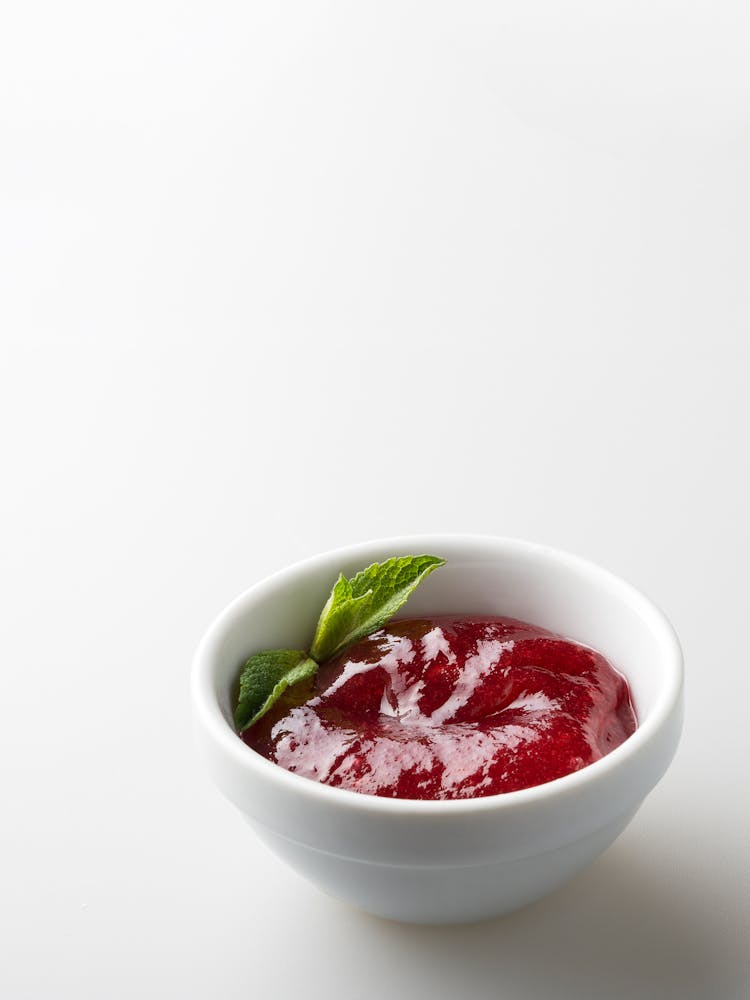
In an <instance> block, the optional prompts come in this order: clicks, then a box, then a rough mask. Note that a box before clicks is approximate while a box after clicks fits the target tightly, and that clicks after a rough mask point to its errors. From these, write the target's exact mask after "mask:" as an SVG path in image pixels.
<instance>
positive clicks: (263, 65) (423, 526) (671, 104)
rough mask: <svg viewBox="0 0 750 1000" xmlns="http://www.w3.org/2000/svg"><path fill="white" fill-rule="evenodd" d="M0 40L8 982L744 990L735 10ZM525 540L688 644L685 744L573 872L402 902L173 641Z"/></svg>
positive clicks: (159, 6) (37, 22)
mask: <svg viewBox="0 0 750 1000" xmlns="http://www.w3.org/2000/svg"><path fill="white" fill-rule="evenodd" d="M2 22H3V24H2V29H1V30H0V143H1V144H2V153H1V155H0V331H1V336H2V359H3V361H2V371H1V373H0V380H1V383H2V384H1V385H0V427H2V434H3V438H4V441H3V449H2V466H1V468H2V473H3V484H2V490H1V491H0V504H1V505H2V522H1V523H2V553H1V555H2V560H1V563H0V565H1V566H2V584H1V588H2V590H1V595H0V596H1V597H2V607H3V613H2V615H1V616H0V630H1V633H2V651H3V665H2V673H1V674H0V677H1V678H2V698H1V699H0V751H1V753H0V771H1V772H2V806H3V809H2V822H1V823H0V865H1V866H2V884H1V886H0V942H2V944H1V946H0V950H1V951H2V953H3V955H2V960H0V995H2V996H3V997H4V998H5V997H7V998H8V1000H25V998H47V997H49V998H55V1000H68V998H71V1000H88V998H92V1000H93V998H96V1000H99V998H102V997H107V998H111V1000H116V998H121V997H128V998H130V997H149V998H150V997H154V998H162V997H172V996H174V997H180V998H181V1000H188V998H204V997H205V998H212V997H217V998H221V1000H231V998H235V997H236V998H239V997H247V996H253V995H269V994H271V995H273V996H276V997H281V998H284V1000H285V998H287V997H289V998H293V997H299V996H305V997H306V998H309V1000H323V998H330V997H349V996H356V997H358V998H363V1000H369V998H376V997H378V998H380V997H383V996H387V997H412V996H416V997H425V998H427V997H429V998H431V1000H432V998H435V1000H438V998H454V997H457V996H466V997H477V998H485V997H498V998H514V1000H515V998H521V1000H524V998H535V1000H536V998H546V997H553V998H556V1000H558V998H563V1000H565V998H576V1000H602V998H604V1000H607V998H646V997H648V998H652V997H653V998H657V997H670V998H671V997H674V998H680V1000H693V998H709V997H710V998H722V1000H724V998H738V1000H739V998H744V997H747V996H748V995H749V994H750V962H749V960H748V953H749V951H750V949H749V948H748V937H749V931H750V822H749V809H748V790H747V789H748V780H747V774H748V752H749V751H750V740H749V739H748V710H749V705H750V682H749V681H748V677H750V667H749V666H748V654H747V646H748V642H747V626H746V622H747V617H748V610H747V609H748V599H749V596H750V595H749V594H748V586H747V564H748V560H750V532H749V529H748V524H749V523H750V516H749V514H748V482H749V471H748V469H749V467H748V447H747V432H748V418H749V417H750V413H749V409H750V407H749V404H748V392H747V384H748V360H749V357H748V354H749V352H748V336H749V335H750V295H749V294H748V271H749V265H750V187H749V186H748V177H750V64H749V63H748V59H747V44H748V43H747V40H748V37H749V36H748V31H749V30H750V20H749V18H748V15H747V14H743V13H742V10H741V7H740V5H739V4H738V5H737V6H732V5H728V4H721V3H720V4H709V3H696V4H689V5H686V4H684V3H679V4H678V3H676V2H675V3H672V4H667V3H660V2H649V3H645V2H644V3H627V4H626V3H624V2H622V3H619V2H617V3H613V4H605V5H602V4H595V3H593V0H592V2H591V3H588V4H587V3H573V4H572V5H558V4H552V3H550V4H539V3H534V2H532V3H525V4H522V3H520V0H519V2H518V3H511V4H502V3H500V4H498V3H496V2H492V3H490V2H486V3H478V2H468V3H461V4H458V3H455V4H454V3H446V2H434V0H433V2H431V3H429V4H428V3H427V2H426V0H425V2H424V3H416V2H413V0H399V2H397V3H396V2H390V0H385V2H383V0H381V2H378V3H370V2H364V0H363V2H362V3H352V4H347V3H338V2H326V3H323V2H319V0H305V2H288V3H287V2H282V3H279V2H274V3H252V2H250V3H245V2H242V3H241V2H236V3H228V2H223V0H218V2H212V3H210V4H209V3H207V2H196V3H187V4H178V3H176V2H167V0H149V2H148V3H146V2H145V0H135V2H132V3H128V4H120V5H117V4H97V3H93V2H88V3H87V2H84V0H71V2H70V3H66V4H59V3H52V2H47V3H45V2H38V3H36V2H30V3H20V2H19V3H15V2H13V0H11V2H10V3H9V4H7V5H5V6H4V7H3V11H2ZM440 530H445V531H450V530H458V531H476V532H484V533H491V534H504V535H515V536H519V537H525V538H531V539H535V540H538V541H542V542H547V543H550V544H553V545H557V546H559V547H562V548H567V549H570V550H572V551H575V552H578V553H580V554H582V555H585V556H587V557H589V558H591V559H594V560H595V561H597V562H600V563H602V564H603V565H605V566H607V567H609V568H610V569H612V570H614V571H615V572H617V573H620V574H621V575H623V576H625V577H626V578H628V579H629V580H631V581H632V582H633V583H635V584H636V585H638V586H640V587H642V588H643V589H644V590H645V591H646V592H647V593H649V594H650V595H651V596H652V597H653V598H654V599H655V600H656V601H657V603H659V604H660V605H661V606H662V607H663V608H664V610H665V611H666V612H667V614H668V615H669V616H670V617H671V619H672V620H673V622H674V624H675V626H676V628H677V630H678V632H679V634H680V636H681V639H682V641H683V644H684V649H685V654H686V660H687V669H688V688H687V722H686V728H685V734H684V739H683V743H682V746H681V748H680V750H679V752H678V755H677V758H676V760H675V762H674V764H673V766H672V768H671V770H670V771H669V773H668V774H667V776H666V777H665V779H664V780H663V782H662V783H661V784H660V785H659V787H658V788H657V789H656V790H655V791H654V793H653V794H652V795H651V797H650V798H649V799H648V800H647V802H646V804H645V805H644V807H643V809H642V810H641V812H640V813H639V814H638V816H637V817H636V819H635V820H634V822H633V823H632V825H631V826H630V827H629V829H628V830H627V832H626V833H625V834H624V835H623V837H622V838H621V839H620V840H619V841H618V842H617V843H616V845H615V846H614V847H612V848H611V849H610V850H609V851H608V852H607V853H606V854H605V855H604V856H603V857H602V858H601V859H600V860H599V861H598V862H597V863H596V864H595V865H594V866H593V867H592V868H590V869H589V870H588V871H587V872H586V873H585V874H583V875H581V876H580V877H579V878H578V879H576V880H575V881H574V882H573V883H571V884H570V885H569V887H567V888H566V889H564V890H563V891H561V892H559V893H558V894H556V895H555V896H553V897H551V898H549V899H547V900H546V901H543V902H541V903H538V904H537V905H535V906H533V907H530V908H528V909H526V910H524V911H522V912H519V913H518V914H516V915H513V916H510V917H507V918H505V919H502V920H496V921H491V922H489V923H486V924H482V925H475V926H470V927H460V928H442V929H429V928H419V927H409V926H399V925H395V924H389V923H386V922H382V921H379V920H376V919H374V918H370V917H368V916H365V915H363V914H360V913H358V912H355V911H352V910H350V909H349V908H347V907H346V906H344V905H342V904H339V903H337V902H336V901H333V900H331V899H328V898H327V897H325V896H322V895H320V894H319V893H318V892H317V891H316V890H315V889H313V888H312V887H310V886H308V885H307V884H306V883H305V882H303V881H301V880H300V879H299V878H298V877H297V876H296V875H294V874H293V873H292V872H290V871H288V870H287V869H285V868H284V867H283V866H282V865H281V863H279V862H277V861H276V860H275V859H274V858H273V857H272V856H271V855H270V854H268V853H267V851H266V850H265V848H263V847H262V846H261V845H260V844H259V843H258V842H257V841H256V840H255V839H254V836H253V834H252V832H251V831H250V830H249V829H248V828H247V827H246V826H245V825H244V823H243V822H242V820H241V819H240V817H239V815H238V814H236V813H235V812H234V811H233V809H232V807H230V806H229V805H228V804H227V803H226V802H225V801H224V800H223V799H221V798H220V796H219V794H218V792H216V791H215V790H214V788H213V787H212V786H211V785H210V783H209V781H208V778H207V776H206V774H205V773H204V772H203V770H202V767H201V765H200V762H199V761H198V759H197V756H196V754H195V752H194V749H193V744H192V739H191V726H190V718H189V703H188V694H187V684H188V671H189V664H190V659H191V655H192V652H193V649H194V647H195V645H196V643H197V640H198V638H199V636H200V635H201V632H202V630H203V629H204V628H205V626H206V625H207V624H208V622H209V621H210V620H211V618H212V617H213V616H214V614H215V613H216V612H217V611H218V610H219V609H220V608H221V607H222V606H223V605H224V604H225V603H226V602H227V601H228V600H229V599H231V598H232V597H234V596H235V595H236V594H237V593H238V592H240V591H241V590H243V589H245V588H246V587H248V586H249V585H250V584H252V583H253V582H255V581H257V580H259V579H260V578H262V577H263V576H264V575H266V574H267V573H269V572H271V571H272V570H275V569H277V568H280V567H282V566H284V565H285V564H287V563H289V562H291V561H295V560H297V559H298V558H302V557H304V556H307V555H311V554H313V553H315V552H317V551H320V550H323V549H327V548H332V547H335V546H338V545H341V544H346V543H348V542H351V541H356V540H361V539H366V538H372V537H379V536H386V535H393V534H402V533H409V532H421V531H440Z"/></svg>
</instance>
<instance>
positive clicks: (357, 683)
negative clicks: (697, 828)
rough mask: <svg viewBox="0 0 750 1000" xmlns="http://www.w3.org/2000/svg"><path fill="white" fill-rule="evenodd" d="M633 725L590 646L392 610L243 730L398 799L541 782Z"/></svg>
mask: <svg viewBox="0 0 750 1000" xmlns="http://www.w3.org/2000/svg"><path fill="white" fill-rule="evenodd" d="M635 728H636V718H635V713H634V711H633V707H632V704H631V700H630V692H629V689H628V685H627V682H626V681H625V678H624V677H623V676H622V675H621V674H619V673H618V672H617V671H616V670H615V669H614V668H613V667H612V666H610V664H609V663H608V662H607V661H606V660H605V659H604V657H603V656H601V655H600V654H599V653H597V652H595V651H594V650H593V649H588V648H587V647H585V646H580V645H578V644H577V643H575V642H571V641H570V640H568V639H563V638H562V637H561V636H559V635H554V634H553V633H551V632H547V631H545V630H544V629H541V628H538V627H537V626H535V625H528V624H526V623H525V622H521V621H516V620H515V619H512V618H467V617H440V618H429V619H427V618H420V619H417V620H412V621H392V622H390V623H389V624H388V625H387V626H386V627H385V628H383V629H380V631H378V632H374V633H373V634H372V635H369V636H367V638H365V639H362V640H361V641H359V642H357V643H355V644H354V645H352V646H350V647H349V648H348V649H347V650H346V651H345V652H343V653H342V654H341V655H339V656H337V657H335V658H334V659H333V660H330V661H329V662H328V663H325V664H324V665H323V666H321V668H320V670H319V671H318V673H317V674H316V675H315V677H314V678H313V680H312V681H311V682H309V683H308V684H307V685H301V686H298V687H295V688H292V689H290V690H289V691H288V692H287V694H286V695H285V696H284V698H282V699H281V700H280V701H279V702H277V704H276V705H275V706H274V707H273V709H271V711H270V712H269V713H268V714H267V715H265V716H264V717H263V718H262V719H260V721H259V722H258V723H256V725H255V726H253V727H252V728H251V729H249V730H247V732H246V733H245V734H244V736H243V739H244V740H245V742H246V743H247V744H248V745H249V746H251V747H253V749H255V750H257V752H258V753H260V754H262V755H263V756H264V757H267V758H268V759H269V760H272V761H274V762H275V763H277V764H279V765H281V767H285V768H286V769H287V770H288V771H293V772H294V773H295V774H301V775H304V776H305V777H306V778H312V779H314V780H315V781H320V782H323V783H324V784H327V785H333V786H335V787H337V788H348V789H351V790H352V791H355V792H366V793H368V794H370V795H382V796H387V797H389V798H401V799H464V798H472V797H476V796H484V795H497V794H499V793H501V792H513V791H516V790H517V789H519V788H529V787H530V786H531V785H541V784H543V783H544V782H546V781H552V779H553V778H559V777H561V776H562V775H564V774H569V773H570V772H571V771H578V770H580V768H582V767H585V766H586V765H587V764H591V763H593V762H594V761H596V760H599V759H600V758H601V757H603V756H604V755H605V754H607V753H609V752H610V750H613V749H614V748H615V747H616V746H619V745H620V743H622V742H623V741H624V740H626V739H627V738H628V736H630V734H631V733H632V732H633V731H634V730H635Z"/></svg>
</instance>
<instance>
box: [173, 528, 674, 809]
mask: <svg viewBox="0 0 750 1000" xmlns="http://www.w3.org/2000/svg"><path fill="white" fill-rule="evenodd" d="M441 544H450V545H455V546H459V545H462V544H464V545H467V544H468V545H483V544H484V545H492V546H496V547H500V548H505V549H506V550H515V551H517V552H520V551H523V552H524V553H527V554H534V555H536V556H537V557H541V558H545V559H550V560H554V561H558V562H564V563H566V564H568V565H569V566H570V567H571V568H573V569H575V570H577V571H579V572H581V573H584V574H587V575H589V576H590V577H592V578H593V579H594V580H595V581H598V582H599V583H600V584H601V585H602V586H605V587H607V588H609V589H610V590H614V591H616V592H617V593H618V594H619V595H620V596H621V598H622V599H623V600H624V601H625V602H626V603H629V604H630V605H631V607H633V609H634V610H635V611H636V612H637V613H638V614H640V616H641V617H642V618H643V619H644V620H645V621H646V623H647V624H648V625H649V626H650V628H651V630H652V632H653V633H654V635H655V637H656V639H657V641H658V643H659V645H660V646H661V648H662V654H663V658H664V662H665V664H666V665H667V669H665V671H664V680H663V683H662V684H661V686H660V689H659V692H658V695H657V697H656V700H655V703H654V705H653V707H652V708H651V710H650V712H649V714H648V717H647V718H646V719H645V720H644V721H643V722H640V721H639V723H638V726H637V728H636V730H635V732H634V733H633V734H632V735H631V736H629V737H628V738H627V739H626V740H625V741H624V742H623V743H621V744H620V745H619V746H618V747H615V749H614V750H612V751H610V753H608V754H607V755H606V756H604V757H602V758H601V759H600V760H598V761H595V762H594V763H592V764H588V765H586V767H583V768H581V769H580V770H578V771H573V772H572V773H570V774H566V775H563V776H562V777H560V778H555V779H553V780H552V781H548V782H545V783H543V784H541V785H532V786H531V787H529V788H522V789H519V790H517V791H513V792H503V793H500V794H497V795H486V796H481V797H474V798H461V799H403V798H386V797H383V796H378V795H372V794H365V793H362V792H355V791H351V790H349V789H345V788H337V787H335V786H332V785H326V784H323V783H321V782H317V781H313V780H311V779H310V778H306V777H303V776H301V775H298V774H294V773H293V772H291V771H287V770H286V769H285V768H283V767H280V766H279V765H278V764H275V763H273V762H272V761H270V760H267V759H266V758H265V757H263V756H261V755H260V754H258V753H256V752H255V751H254V750H253V749H252V748H251V747H249V746H248V745H247V744H246V743H244V742H243V741H242V740H241V739H240V738H239V736H238V735H237V732H236V731H235V730H234V728H233V727H232V726H230V725H229V724H228V722H227V719H226V718H225V716H224V713H223V712H222V710H221V707H220V705H219V702H218V700H217V698H216V697H215V695H214V691H213V675H214V669H215V656H214V655H213V654H214V651H215V647H216V645H217V643H218V642H219V640H220V637H221V635H222V634H223V632H224V631H225V630H226V628H227V627H228V625H229V624H230V623H231V622H233V621H234V619H235V618H236V617H237V616H238V615H239V614H242V613H243V612H244V611H245V610H246V609H247V606H248V605H249V604H251V603H253V602H254V601H255V600H257V599H259V598H262V597H263V596H264V595H265V594H266V593H267V592H268V591H270V590H275V589H277V588H278V587H279V586H284V585H285V584H288V583H291V582H293V580H294V578H295V576H296V575H297V574H298V573H300V572H302V571H308V570H314V569H315V568H317V567H318V566H320V565H321V564H323V563H327V562H329V561H334V560H336V559H339V560H340V561H342V562H343V561H345V560H350V559H356V558H358V556H359V554H361V555H362V559H363V565H365V564H367V565H369V563H365V562H364V560H367V559H369V560H370V562H372V561H375V560H377V559H378V558H381V559H382V558H383V556H382V555H375V554H374V550H382V549H385V550H386V551H388V549H389V548H390V549H392V550H394V551H398V550H399V549H403V548H407V549H408V547H411V551H413V552H422V551H424V552H430V551H439V549H440V545H441ZM248 655H249V654H248ZM683 680H684V665H683V655H682V649H681V647H680V643H679V639H678V638H677V634H676V632H675V630H674V628H673V626H672V624H671V623H670V621H669V620H668V618H667V617H666V615H665V614H664V613H663V612H662V611H661V610H660V608H658V607H657V605H656V604H654V602H653V601H652V600H651V599H650V598H649V597H647V596H646V595H645V594H644V593H643V592H642V591H640V590H639V589H638V588H636V587H634V586H633V585H632V584H630V583H628V582H627V581H626V580H624V579H623V578H622V577H619V576H617V575H616V574H614V573H612V572H610V571H609V570H606V569H604V568H603V567H601V566H599V565H598V564H597V563H594V562H592V561H590V560H588V559H585V558H583V557H581V556H578V555H574V554H573V553H570V552H567V551H565V550H563V549H558V548H555V547H552V546H549V545H543V544H539V543H537V542H531V541H527V540H524V539H520V538H514V537H509V536H498V535H485V534H471V533H468V534H467V533H456V532H443V533H431V534H415V535H398V536H392V537H385V538H377V539H372V540H368V541H365V542H355V543H353V544H350V545H344V546H339V547H337V548H335V549H328V550H326V551H325V552H321V553H318V554H316V555H314V556H309V557H307V558H305V559H301V560H298V561H297V562H295V563H293V564H291V565H289V566H286V567H284V568H283V569H280V570H277V571H276V572H274V573H272V574H270V575H269V576H266V577H263V578H262V579H261V580H259V581H258V582H257V583H255V584H253V585H252V586H251V587H249V588H248V589H247V590H245V591H243V592H242V593H241V594H239V595H238V596H237V597H235V598H234V599H233V600H232V601H230V603H229V604H228V605H226V606H225V607H224V608H223V610H222V611H220V612H219V614H218V615H216V617H215V618H214V619H213V621H212V622H211V623H210V625H209V626H208V628H207V629H206V630H205V632H204V634H203V637H202V639H201V640H200V642H199V645H198V647H197V649H196V652H195V655H194V658H193V665H192V671H191V680H190V688H191V700H192V705H193V713H194V718H195V721H196V722H197V723H198V724H199V725H200V726H201V727H202V729H203V730H204V732H206V733H207V734H208V735H209V736H210V738H211V740H212V742H213V743H214V744H215V745H216V746H218V747H219V748H220V749H221V751H222V752H223V753H224V754H226V755H228V756H229V757H230V758H231V759H232V761H233V762H234V763H235V764H237V765H238V766H240V767H241V768H243V769H246V770H247V771H248V772H250V773H254V774H255V775H256V776H257V778H258V779H260V780H265V781H267V782H274V783H276V784H277V785H278V786H279V790H280V791H282V790H283V791H286V792H287V793H288V794H294V795H296V796H298V797H300V798H302V799H307V800H309V801H310V803H311V804H317V805H320V806H328V807H335V806H338V807H339V808H342V809H350V810H355V811H357V812H359V813H365V814H367V813H370V814H374V815H381V816H383V815H391V816H404V817H417V816H419V817H425V816H435V817H438V816H440V817H444V818H448V817H456V816H460V815H466V814H469V813H486V812H493V811H497V810H499V811H501V812H504V811H505V810H508V809H516V808H518V807H521V806H527V805H530V806H531V805H537V804H542V803H544V802H546V801H548V800H551V799H556V798H558V797H560V796H562V795H565V794H566V793H575V792H576V791H578V790H580V789H581V788H583V787H584V786H586V785H589V784H592V783H598V782H599V781H600V780H606V778H607V775H608V774H610V773H611V772H613V771H615V770H620V769H621V768H622V767H623V766H626V765H627V763H628V762H629V761H630V760H632V759H633V758H634V757H636V756H638V755H639V754H640V752H641V751H642V750H643V749H644V748H645V746H646V745H647V744H648V743H649V742H651V740H652V739H653V738H654V737H655V736H656V734H657V733H658V732H659V730H660V729H661V728H662V727H663V726H664V724H665V723H666V722H667V721H668V720H669V718H670V717H671V715H672V713H673V712H674V710H675V709H676V708H677V706H678V705H679V703H680V698H681V694H682V688H683Z"/></svg>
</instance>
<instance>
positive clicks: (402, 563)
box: [310, 556, 445, 663]
mask: <svg viewBox="0 0 750 1000" xmlns="http://www.w3.org/2000/svg"><path fill="white" fill-rule="evenodd" d="M443 565H445V560H444V559H438V557H437V556H403V557H395V558H393V559H388V560H386V562H383V563H373V564H372V566H368V567H367V569H364V570H362V572H361V573H357V575H356V576H353V577H352V578H351V580H347V579H346V577H345V576H343V575H341V576H339V578H338V580H337V581H336V583H335V584H334V587H333V590H332V591H331V595H330V597H329V598H328V600H327V601H326V605H325V607H324V608H323V611H322V613H321V616H320V620H319V621H318V626H317V628H316V629H315V638H314V639H313V643H312V647H311V648H310V656H311V657H312V658H313V659H314V660H315V661H316V662H318V663H322V662H323V661H324V660H329V659H330V658H331V657H332V656H335V655H336V654H337V653H340V652H341V650H342V649H344V648H345V647H346V646H349V645H350V644H351V643H353V642H356V641H357V639H361V638H362V637H363V636H366V635H369V634H370V632H374V631H375V630H376V629H379V628H380V627H381V625H385V623H386V622H387V621H388V619H389V618H392V617H393V615H395V614H396V612H397V611H398V610H399V608H401V607H402V606H403V605H404V604H405V603H406V601H407V600H408V599H409V596H410V595H411V593H412V591H413V590H414V589H415V588H416V587H418V586H419V584H420V583H421V582H422V580H424V578H425V577H426V576H428V575H429V574H430V573H432V571H433V570H435V569H438V567H440V566H443Z"/></svg>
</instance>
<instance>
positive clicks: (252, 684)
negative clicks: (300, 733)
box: [234, 649, 318, 733]
mask: <svg viewBox="0 0 750 1000" xmlns="http://www.w3.org/2000/svg"><path fill="white" fill-rule="evenodd" d="M317 669H318V664H317V663H316V662H315V661H314V660H311V659H310V657H309V656H308V655H307V653H306V652H305V651H304V650H302V649H267V650H265V652H263V653H256V654H255V656H251V657H250V659H249V660H248V661H247V662H246V663H245V666H244V667H243V668H242V673H241V675H240V697H239V701H238V703H237V711H236V712H235V713H234V721H235V724H236V726H237V730H238V732H240V733H242V732H244V731H245V730H246V729H249V728H250V726H252V725H254V723H256V722H257V721H258V719H260V718H261V717H262V716H263V715H265V714H266V712H267V711H268V710H269V708H271V707H272V706H273V705H274V704H275V703H276V702H277V701H278V700H279V698H280V697H281V696H282V694H283V693H284V692H285V691H286V689H287V688H288V687H290V686H291V685H292V684H297V683H299V681H303V680H306V679H307V678H308V677H312V676H313V674H314V673H315V671H316V670H317Z"/></svg>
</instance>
